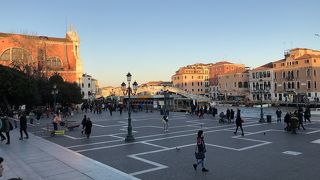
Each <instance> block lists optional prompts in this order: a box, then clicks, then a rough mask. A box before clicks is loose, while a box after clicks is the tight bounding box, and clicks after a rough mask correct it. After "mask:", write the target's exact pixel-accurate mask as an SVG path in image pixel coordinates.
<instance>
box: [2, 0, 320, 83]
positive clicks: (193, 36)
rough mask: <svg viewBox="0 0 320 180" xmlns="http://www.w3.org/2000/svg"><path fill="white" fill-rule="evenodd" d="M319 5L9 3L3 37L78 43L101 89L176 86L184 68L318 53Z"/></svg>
mask: <svg viewBox="0 0 320 180" xmlns="http://www.w3.org/2000/svg"><path fill="white" fill-rule="evenodd" d="M319 7H320V1H319V0H304V1H301V0H265V1H262V0H241V1H240V0H223V1H221V0H90V1H88V0H67V1H66V0H54V1H52V0H41V1H39V0H28V1H21V0H10V1H3V2H1V11H0V17H1V24H0V32H7V33H10V32H11V33H35V34H37V35H45V36H52V37H61V38H62V37H65V34H66V31H67V29H68V27H69V25H70V24H72V27H73V29H76V30H77V31H78V34H79V37H80V55H81V58H82V61H83V68H84V73H87V74H90V75H92V76H93V77H94V78H96V79H97V80H99V83H100V86H120V84H121V83H122V82H123V81H126V74H127V73H128V72H130V73H131V74H132V79H133V80H136V81H137V82H138V84H142V83H146V82H148V81H159V80H161V81H170V80H171V76H172V75H174V73H175V72H176V71H177V70H178V69H179V68H180V67H182V66H186V65H189V64H194V63H215V62H218V61H222V60H228V61H230V62H233V63H242V64H245V65H246V66H248V67H251V68H254V67H257V66H260V65H263V64H266V63H268V62H271V61H275V60H279V59H281V58H283V57H284V56H283V55H284V51H285V50H288V49H291V48H296V47H300V48H311V49H317V50H320V37H317V36H315V34H317V33H319V34H320V11H319Z"/></svg>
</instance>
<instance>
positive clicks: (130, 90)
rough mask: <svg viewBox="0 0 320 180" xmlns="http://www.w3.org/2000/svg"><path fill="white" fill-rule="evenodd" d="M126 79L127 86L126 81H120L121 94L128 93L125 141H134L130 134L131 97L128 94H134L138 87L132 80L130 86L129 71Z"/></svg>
mask: <svg viewBox="0 0 320 180" xmlns="http://www.w3.org/2000/svg"><path fill="white" fill-rule="evenodd" d="M127 81H128V87H127V85H126V83H124V82H122V83H121V90H122V92H123V95H128V103H127V107H128V134H127V137H126V139H125V142H132V141H134V137H133V134H132V125H131V99H130V96H131V95H135V94H136V92H137V89H138V83H137V82H136V81H134V83H133V84H132V88H131V87H130V82H131V74H130V73H128V74H127Z"/></svg>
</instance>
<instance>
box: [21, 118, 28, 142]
mask: <svg viewBox="0 0 320 180" xmlns="http://www.w3.org/2000/svg"><path fill="white" fill-rule="evenodd" d="M22 131H23V132H24V134H25V135H26V139H28V138H29V135H28V132H27V117H26V114H25V113H22V115H21V116H20V140H22V139H23V134H22Z"/></svg>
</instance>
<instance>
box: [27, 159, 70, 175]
mask: <svg viewBox="0 0 320 180" xmlns="http://www.w3.org/2000/svg"><path fill="white" fill-rule="evenodd" d="M29 165H30V167H31V168H32V169H34V171H35V172H36V173H38V174H40V175H41V176H42V177H47V176H53V175H59V174H63V173H66V172H71V171H73V170H74V169H73V168H71V167H69V166H67V165H65V164H64V163H62V162H61V161H58V160H52V161H46V162H39V163H32V164H29Z"/></svg>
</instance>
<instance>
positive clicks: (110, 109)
mask: <svg viewBox="0 0 320 180" xmlns="http://www.w3.org/2000/svg"><path fill="white" fill-rule="evenodd" d="M112 111H113V107H112V105H111V104H110V105H109V112H110V116H112Z"/></svg>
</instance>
